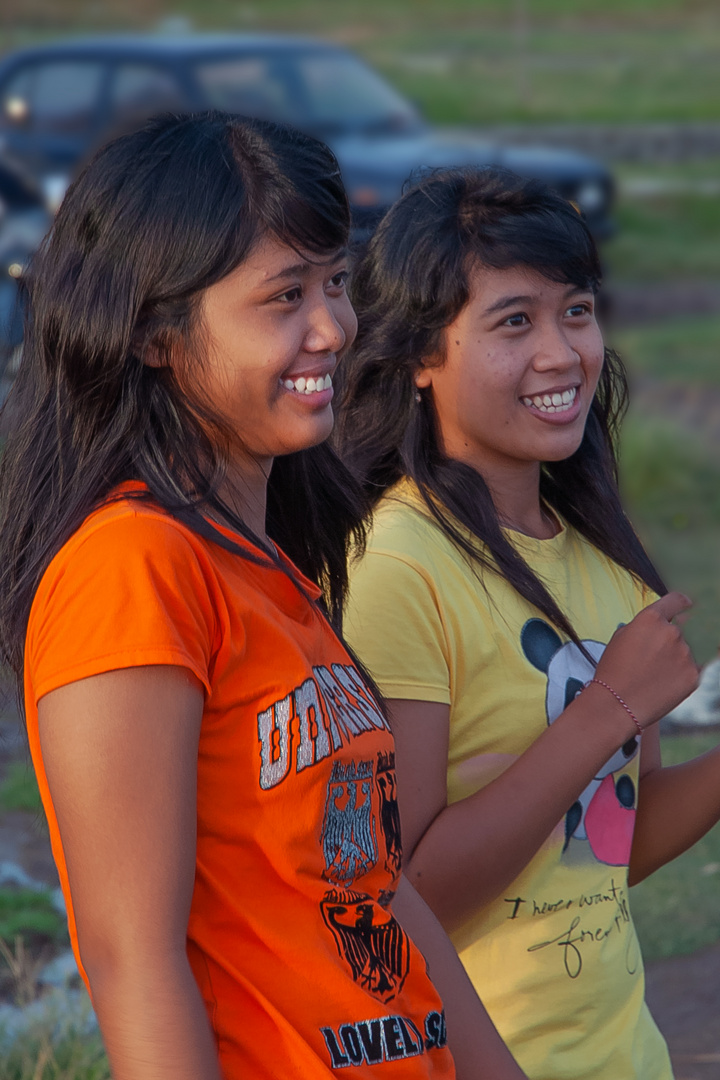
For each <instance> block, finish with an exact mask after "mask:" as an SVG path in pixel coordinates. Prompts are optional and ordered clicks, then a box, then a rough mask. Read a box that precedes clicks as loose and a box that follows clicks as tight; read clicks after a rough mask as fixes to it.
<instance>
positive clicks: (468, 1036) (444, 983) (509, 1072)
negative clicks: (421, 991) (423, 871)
mask: <svg viewBox="0 0 720 1080" xmlns="http://www.w3.org/2000/svg"><path fill="white" fill-rule="evenodd" d="M393 911H394V913H395V915H396V917H397V919H398V921H399V922H400V924H401V925H402V927H403V929H404V930H405V931H406V932H407V933H408V934H409V935H410V937H411V938H412V939H413V941H414V942H415V944H416V945H417V946H418V948H419V949H420V950H421V952H422V953H423V956H424V957H425V959H426V961H427V964H428V969H429V972H430V978H431V979H432V981H433V983H434V984H435V986H436V988H437V990H438V992H439V994H440V997H441V998H442V1000H443V1005H444V1007H445V1020H446V1022H447V1031H448V1045H449V1047H450V1049H451V1051H452V1054H453V1057H454V1059H455V1068H456V1072H457V1077H458V1080H483V1077H486V1078H487V1080H522V1078H523V1077H524V1076H525V1073H524V1072H522V1070H521V1069H520V1067H519V1066H518V1065H517V1063H516V1062H515V1060H514V1059H513V1057H512V1055H511V1053H510V1051H509V1050H508V1048H507V1047H506V1046H505V1043H504V1042H503V1041H502V1039H501V1038H500V1036H499V1035H498V1033H497V1031H496V1029H495V1026H494V1024H493V1023H492V1021H491V1019H490V1017H489V1016H488V1014H487V1012H486V1011H485V1007H484V1006H483V1004H482V1002H481V1001H480V999H479V997H478V996H477V993H476V992H475V989H474V988H473V985H472V983H471V982H470V979H469V978H468V976H467V973H466V971H465V969H464V967H463V966H462V964H461V962H460V959H459V957H458V955H457V953H456V952H455V949H454V948H453V945H452V943H451V942H450V939H449V938H448V937H447V935H446V933H445V931H444V930H443V928H442V927H441V926H440V924H439V922H438V921H437V919H436V918H435V916H434V915H433V913H432V911H430V909H429V907H428V906H427V904H425V903H424V901H423V900H422V898H421V897H420V896H418V894H417V893H416V892H415V890H414V889H413V887H412V886H411V885H410V883H409V882H408V881H407V880H406V879H405V878H404V877H403V878H401V879H400V882H399V884H398V890H397V893H396V896H395V900H394V901H393Z"/></svg>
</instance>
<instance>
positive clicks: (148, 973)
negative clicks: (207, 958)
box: [88, 955, 221, 1080]
mask: <svg viewBox="0 0 720 1080" xmlns="http://www.w3.org/2000/svg"><path fill="white" fill-rule="evenodd" d="M88 977H89V979H90V985H91V990H92V997H93V1004H94V1006H95V1009H96V1012H97V1014H98V1021H99V1023H100V1030H101V1032H102V1036H103V1040H104V1042H105V1046H106V1049H107V1053H108V1058H109V1060H110V1067H111V1070H112V1076H113V1080H199V1078H202V1080H221V1072H220V1066H219V1064H218V1055H217V1048H216V1046H215V1040H214V1038H213V1035H212V1032H211V1029H210V1024H209V1021H208V1017H207V1013H206V1011H205V1006H204V1004H203V1001H202V998H201V996H200V992H199V990H198V987H197V983H196V982H195V979H194V978H193V974H192V971H191V969H190V965H189V963H188V961H187V957H186V956H184V955H178V956H169V957H165V958H163V959H162V960H160V961H153V960H152V959H151V958H149V957H147V956H141V955H135V956H132V957H126V958H124V959H123V960H122V961H117V962H113V961H107V960H106V961H105V962H103V963H102V964H96V965H94V966H93V965H90V966H89V968H88Z"/></svg>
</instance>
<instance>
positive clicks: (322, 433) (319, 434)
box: [277, 410, 335, 456]
mask: <svg viewBox="0 0 720 1080" xmlns="http://www.w3.org/2000/svg"><path fill="white" fill-rule="evenodd" d="M334 426H335V417H334V416H333V414H332V410H330V416H329V417H327V418H325V417H323V418H322V419H320V418H318V419H317V420H316V421H315V422H314V423H313V424H311V425H308V426H307V427H304V428H303V430H302V431H298V432H297V435H296V438H294V439H292V440H287V442H286V445H285V447H284V449H282V450H278V452H277V453H278V456H279V455H280V454H297V453H299V451H300V450H309V449H310V448H311V447H312V446H319V445H320V444H321V443H324V442H326V440H327V439H329V438H330V435H331V434H332V429H333V427H334ZM288 443H292V444H291V445H288Z"/></svg>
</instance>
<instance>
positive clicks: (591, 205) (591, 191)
mask: <svg viewBox="0 0 720 1080" xmlns="http://www.w3.org/2000/svg"><path fill="white" fill-rule="evenodd" d="M572 201H573V202H574V203H576V204H577V206H579V208H580V209H581V210H582V212H583V213H584V214H594V213H595V212H596V211H597V210H599V209H600V208H601V207H602V205H603V203H604V202H605V192H604V191H603V187H602V184H600V183H598V182H597V181H596V180H587V181H586V182H585V183H584V184H581V185H580V187H579V188H578V189H577V191H576V192H575V198H574V199H573V200H572Z"/></svg>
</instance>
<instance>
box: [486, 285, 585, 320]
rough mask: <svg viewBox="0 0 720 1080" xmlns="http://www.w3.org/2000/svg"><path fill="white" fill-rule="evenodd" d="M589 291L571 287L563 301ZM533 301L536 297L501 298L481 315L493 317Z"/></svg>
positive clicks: (577, 286) (574, 286) (576, 286)
mask: <svg viewBox="0 0 720 1080" xmlns="http://www.w3.org/2000/svg"><path fill="white" fill-rule="evenodd" d="M591 291H592V290H591V289H583V288H581V287H580V286H579V285H571V286H570V288H569V289H568V290H567V292H566V293H565V297H564V299H565V300H569V299H570V297H571V296H577V295H578V294H579V293H586V292H591ZM535 300H536V297H534V296H503V297H501V298H500V299H499V300H497V301H496V302H495V303H494V304H491V305H490V307H489V308H485V310H484V311H483V315H495V314H496V313H497V312H498V311H505V309H506V308H511V307H516V306H517V305H518V304H532V303H533V302H534V301H535Z"/></svg>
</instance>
